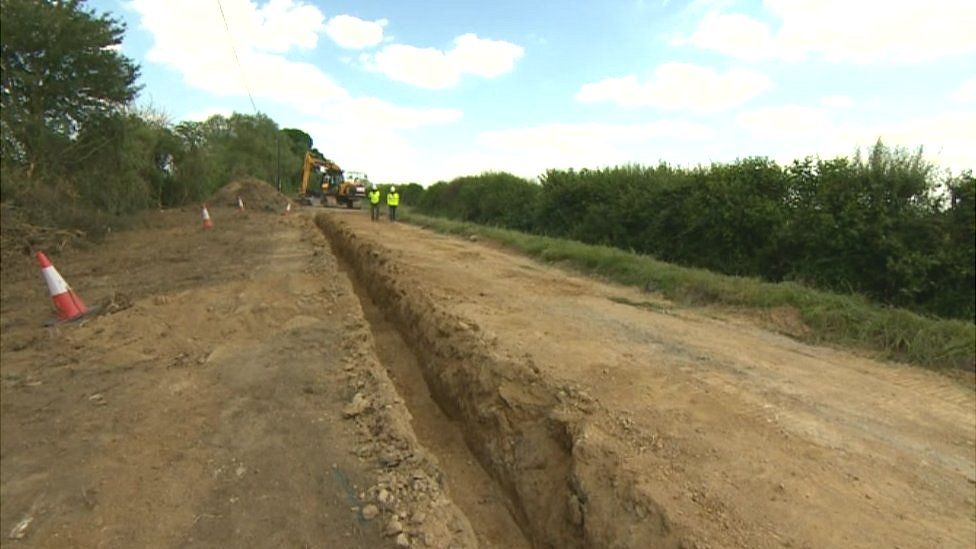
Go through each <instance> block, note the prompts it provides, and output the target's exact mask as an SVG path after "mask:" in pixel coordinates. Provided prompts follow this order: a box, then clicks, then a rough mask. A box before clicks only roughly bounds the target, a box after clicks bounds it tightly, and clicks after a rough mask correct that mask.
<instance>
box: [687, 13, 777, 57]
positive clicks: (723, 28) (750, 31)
mask: <svg viewBox="0 0 976 549" xmlns="http://www.w3.org/2000/svg"><path fill="white" fill-rule="evenodd" d="M671 43H672V44H674V45H677V46H680V45H685V44H691V45H694V46H697V47H699V48H702V49H706V50H715V51H719V52H721V53H724V54H726V55H730V56H732V57H737V58H739V59H745V60H749V61H755V60H758V59H764V58H766V57H769V56H770V50H771V48H773V47H774V40H773V36H772V34H771V33H770V31H769V27H767V26H766V25H765V24H764V23H761V22H759V21H757V20H755V19H753V18H752V17H749V16H747V15H742V14H739V13H730V14H726V13H720V12H717V11H712V12H709V13H707V14H705V17H704V18H702V20H701V22H700V23H699V24H698V29H697V30H695V32H694V34H692V35H691V36H690V37H683V36H678V37H676V38H675V39H673V40H672V42H671Z"/></svg>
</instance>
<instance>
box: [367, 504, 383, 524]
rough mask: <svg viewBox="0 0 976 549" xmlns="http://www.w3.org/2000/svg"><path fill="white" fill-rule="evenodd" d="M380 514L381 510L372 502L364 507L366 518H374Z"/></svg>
mask: <svg viewBox="0 0 976 549" xmlns="http://www.w3.org/2000/svg"><path fill="white" fill-rule="evenodd" d="M379 514H380V510H379V508H378V507H377V506H375V505H373V504H372V503H370V504H369V505H367V506H366V507H363V518H364V519H366V520H373V519H374V518H376V515H379Z"/></svg>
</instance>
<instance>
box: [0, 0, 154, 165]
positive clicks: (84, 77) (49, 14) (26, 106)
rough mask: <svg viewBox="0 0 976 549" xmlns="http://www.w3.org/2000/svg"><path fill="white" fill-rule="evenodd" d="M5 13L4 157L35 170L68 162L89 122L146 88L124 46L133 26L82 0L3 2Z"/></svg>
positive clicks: (0, 101) (0, 96)
mask: <svg viewBox="0 0 976 549" xmlns="http://www.w3.org/2000/svg"><path fill="white" fill-rule="evenodd" d="M0 17H2V19H3V33H2V34H0V72H2V75H0V81H2V82H0V105H2V115H0V121H2V130H3V147H2V156H3V159H4V161H12V162H15V163H16V164H18V165H21V166H24V167H26V169H27V172H28V174H29V175H33V174H34V172H35V170H36V169H37V168H38V167H42V168H51V169H54V168H57V167H60V166H62V163H61V162H60V161H59V159H61V158H64V157H65V155H66V154H68V153H67V152H66V151H64V150H62V147H66V146H69V145H70V144H71V143H72V138H73V137H75V136H76V135H77V134H78V132H79V131H81V130H82V129H84V126H85V124H87V123H88V122H91V121H92V120H93V119H96V118H100V117H103V116H104V115H105V114H107V113H110V112H117V111H119V110H120V109H121V108H122V107H124V106H125V105H126V104H127V103H128V102H129V101H131V100H132V98H133V97H134V96H135V94H136V92H137V91H138V87H137V85H136V79H137V77H138V74H139V70H138V68H137V66H136V65H135V64H134V63H133V62H132V61H131V60H129V59H128V58H126V57H125V56H123V55H122V54H121V53H119V51H118V49H117V48H118V46H119V44H121V41H122V35H123V32H124V30H125V27H124V25H123V24H122V23H121V22H120V21H117V20H115V19H113V18H111V17H109V16H108V15H104V14H101V15H99V14H96V13H95V12H94V10H87V9H85V7H84V3H83V2H82V1H80V0H66V1H51V0H0Z"/></svg>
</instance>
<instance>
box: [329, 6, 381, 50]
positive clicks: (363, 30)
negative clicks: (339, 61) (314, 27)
mask: <svg viewBox="0 0 976 549" xmlns="http://www.w3.org/2000/svg"><path fill="white" fill-rule="evenodd" d="M387 23H388V21H387V20H386V19H377V20H376V21H365V20H363V19H360V18H358V17H353V16H352V15H337V16H335V17H333V18H332V19H329V22H328V23H326V25H325V33H326V34H328V35H329V38H331V39H332V40H333V41H334V42H335V43H336V44H339V45H340V46H342V47H343V48H346V49H350V50H359V49H363V48H368V47H370V46H375V45H376V44H379V43H380V42H382V41H383V27H385V26H386V25H387Z"/></svg>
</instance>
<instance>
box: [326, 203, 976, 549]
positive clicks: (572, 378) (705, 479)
mask: <svg viewBox="0 0 976 549" xmlns="http://www.w3.org/2000/svg"><path fill="white" fill-rule="evenodd" d="M316 219H317V222H318V224H319V225H320V226H321V227H323V229H324V231H325V232H326V233H327V235H328V236H329V238H330V239H331V240H332V241H333V245H334V246H336V248H337V249H338V250H339V251H340V252H341V254H342V255H343V256H345V257H346V258H347V260H348V261H349V262H350V263H351V264H352V265H353V266H354V267H355V269H356V272H357V273H358V274H359V277H358V280H359V283H361V284H363V285H365V286H366V288H368V293H369V294H370V295H371V296H372V298H373V300H375V301H376V302H377V303H378V304H379V305H380V306H381V307H382V308H383V309H384V310H386V311H388V314H389V315H390V316H392V317H393V318H394V319H395V322H396V323H397V325H398V326H399V328H400V331H401V332H402V333H404V334H406V336H405V337H406V340H407V341H410V342H412V344H413V346H414V349H415V351H417V353H418V355H419V356H420V357H421V361H420V365H421V367H422V369H423V374H424V376H425V377H426V380H427V382H428V385H429V386H430V387H431V389H432V393H433V395H434V398H435V400H436V401H437V402H438V403H439V404H440V405H441V406H442V407H443V408H444V410H445V411H446V412H447V413H448V414H449V415H450V416H451V417H453V418H455V419H456V420H457V421H459V422H461V423H462V424H463V425H465V430H464V432H465V434H466V436H467V440H468V443H469V445H470V446H471V448H472V449H473V451H474V452H475V454H476V455H477V456H478V458H479V459H480V460H481V462H482V464H483V465H484V467H485V469H486V470H487V471H489V472H490V473H491V474H492V475H493V476H494V477H495V479H496V480H497V481H498V482H499V484H500V485H501V486H503V487H504V489H505V492H506V493H507V495H508V498H509V505H510V506H511V508H512V509H513V514H514V515H515V517H516V519H517V520H519V522H520V523H521V524H522V527H523V530H524V531H525V532H527V534H528V535H529V536H531V537H532V539H533V542H534V543H535V544H536V545H537V546H550V547H574V546H590V547H612V546H616V547H694V546H700V547H736V546H737V547H781V546H792V547H894V546H900V547H936V546H938V547H972V546H974V544H976V398H974V391H973V389H974V388H973V387H972V385H971V383H960V382H959V381H958V380H953V379H949V378H946V377H943V376H941V375H939V374H936V373H933V372H930V371H925V370H921V369H918V368H914V367H910V366H905V365H897V364H889V363H882V362H877V361H873V360H869V359H865V358H863V357H858V356H854V355H851V354H849V353H846V352H842V351H838V350H833V349H828V348H823V347H814V346H810V345H806V344H802V343H798V342H797V341H795V340H792V339H789V338H788V337H785V336H783V335H779V334H776V333H772V332H769V331H766V330H763V329H761V328H758V327H757V326H756V325H755V324H754V323H752V322H748V321H746V320H744V319H742V318H741V317H740V318H736V317H731V316H728V315H723V314H721V312H716V311H706V310H690V309H683V308H681V307H678V306H676V305H674V304H672V303H669V302H667V301H665V300H663V299H662V298H661V297H660V296H657V295H654V294H651V293H646V292H642V291H639V290H635V289H630V288H623V287H618V286H614V285H609V284H604V283H601V282H598V281H594V280H592V279H589V278H585V277H582V276H575V275H572V274H569V273H566V272H564V271H560V270H557V269H554V268H550V267H546V266H541V265H539V264H538V263H535V262H533V261H531V260H529V259H526V258H524V257H520V256H517V255H514V254H511V253H507V252H504V251H501V250H499V249H497V247H495V246H492V245H488V244H485V243H480V242H471V241H468V240H465V239H460V238H456V237H447V236H440V235H436V234H432V233H430V232H428V231H424V230H421V229H418V228H416V227H412V226H409V225H403V224H389V223H371V222H370V221H369V220H368V219H367V218H365V217H364V216H359V215H342V214H341V213H329V214H323V215H319V216H318V217H317V218H316Z"/></svg>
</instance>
